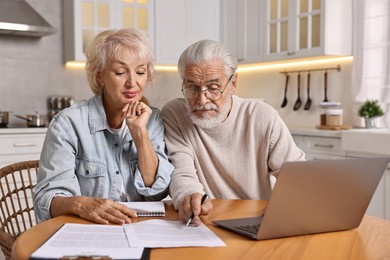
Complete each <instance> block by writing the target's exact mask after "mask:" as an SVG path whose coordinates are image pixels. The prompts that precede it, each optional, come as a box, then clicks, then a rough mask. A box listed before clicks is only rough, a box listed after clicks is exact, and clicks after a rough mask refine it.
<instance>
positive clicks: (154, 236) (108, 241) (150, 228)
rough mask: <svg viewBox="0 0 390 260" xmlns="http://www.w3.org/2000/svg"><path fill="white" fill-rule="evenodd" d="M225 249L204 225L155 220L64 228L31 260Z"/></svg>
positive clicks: (130, 256)
mask: <svg viewBox="0 0 390 260" xmlns="http://www.w3.org/2000/svg"><path fill="white" fill-rule="evenodd" d="M194 246H197V247H217V246H226V245H225V243H224V242H223V241H222V240H221V239H220V238H219V237H218V236H216V235H215V234H214V233H213V232H212V231H211V230H210V229H208V228H207V227H206V226H205V225H204V224H201V225H200V226H199V227H191V226H189V227H186V226H185V225H184V223H182V222H180V221H168V220H161V219H152V220H145V221H140V222H137V223H132V224H126V225H123V226H114V225H96V224H65V225H63V226H62V227H61V229H60V230H59V231H58V232H56V233H55V234H54V235H53V236H52V237H51V238H50V239H49V240H48V241H46V243H45V244H44V245H43V246H41V247H40V248H38V249H37V250H36V251H35V252H34V253H33V254H32V256H31V259H53V258H55V259H58V258H61V257H64V256H67V257H80V256H84V257H90V256H107V257H110V258H112V259H142V256H143V252H144V248H146V247H148V248H158V247H194Z"/></svg>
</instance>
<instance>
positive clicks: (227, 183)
mask: <svg viewBox="0 0 390 260" xmlns="http://www.w3.org/2000/svg"><path fill="white" fill-rule="evenodd" d="M236 69H237V60H236V58H235V57H234V55H233V54H232V53H231V52H230V51H229V50H228V49H226V48H225V47H224V46H223V44H221V43H220V42H216V41H211V40H202V41H199V42H196V43H194V44H192V45H191V46H189V47H188V48H187V49H186V50H185V51H184V52H183V53H182V55H181V56H180V59H179V62H178V70H179V74H180V77H181V78H182V80H183V85H182V92H183V95H184V97H185V98H179V99H175V100H172V101H170V102H168V103H167V104H166V105H165V106H164V108H163V109H162V116H163V119H164V123H165V127H166V129H165V139H166V145H167V148H168V155H169V158H170V160H171V162H172V163H173V165H174V166H175V170H174V173H173V176H172V180H171V184H170V194H171V197H172V200H173V203H174V206H175V208H176V209H178V210H179V214H180V217H181V219H182V220H183V221H187V220H188V219H189V218H190V216H191V214H194V216H195V217H194V218H193V220H192V222H193V224H194V225H195V226H198V225H199V224H200V219H199V215H205V214H208V213H209V211H210V210H211V209H212V203H211V202H210V201H209V200H206V201H205V202H204V203H203V204H202V206H201V197H202V195H203V194H204V193H206V194H207V195H208V196H209V198H211V199H213V198H216V199H269V198H270V195H271V192H272V180H275V178H276V177H277V175H278V172H279V169H280V167H281V165H282V164H283V163H284V162H286V161H295V160H304V158H305V155H304V153H303V152H302V150H300V149H299V148H298V147H297V146H296V145H295V143H294V141H293V139H292V137H291V134H290V132H289V130H288V128H287V127H286V125H285V124H284V122H283V121H282V119H281V118H280V117H279V115H278V113H277V111H276V110H275V109H273V108H272V107H271V106H270V105H268V104H266V103H264V102H262V101H260V100H256V99H243V98H240V97H237V96H235V95H234V93H235V90H236V87H237V73H236Z"/></svg>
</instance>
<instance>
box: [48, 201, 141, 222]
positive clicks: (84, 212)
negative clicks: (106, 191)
mask: <svg viewBox="0 0 390 260" xmlns="http://www.w3.org/2000/svg"><path fill="white" fill-rule="evenodd" d="M70 213H71V214H75V215H78V216H80V217H81V218H83V219H86V220H89V221H92V222H95V223H98V224H110V223H111V224H128V223H131V218H136V217H137V214H136V213H135V212H134V211H133V210H131V209H129V208H128V207H126V206H125V205H123V204H121V203H118V202H115V201H113V200H110V199H103V198H95V197H87V196H75V197H55V198H53V200H52V203H51V214H52V216H53V217H56V216H60V215H66V214H70Z"/></svg>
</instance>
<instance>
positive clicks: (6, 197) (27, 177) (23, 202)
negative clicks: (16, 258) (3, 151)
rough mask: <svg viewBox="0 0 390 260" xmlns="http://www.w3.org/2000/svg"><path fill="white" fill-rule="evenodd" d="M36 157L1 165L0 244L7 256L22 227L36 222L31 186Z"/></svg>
mask: <svg viewBox="0 0 390 260" xmlns="http://www.w3.org/2000/svg"><path fill="white" fill-rule="evenodd" d="M38 166H39V161H38V160H35V161H25V162H19V163H15V164H11V165H8V166H5V167H3V168H1V169H0V198H1V199H0V208H1V209H0V246H1V250H2V251H3V253H4V255H5V257H6V259H9V258H10V255H11V252H12V245H13V244H14V242H15V240H16V238H17V237H18V236H19V235H20V234H22V233H23V232H24V231H26V230H27V229H29V228H30V227H32V226H34V225H35V224H36V221H35V215H34V207H33V201H32V190H33V187H34V186H35V184H36V183H37V175H38Z"/></svg>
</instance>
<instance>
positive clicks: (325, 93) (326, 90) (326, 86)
mask: <svg viewBox="0 0 390 260" xmlns="http://www.w3.org/2000/svg"><path fill="white" fill-rule="evenodd" d="M324 102H328V71H326V70H325V73H324Z"/></svg>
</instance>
